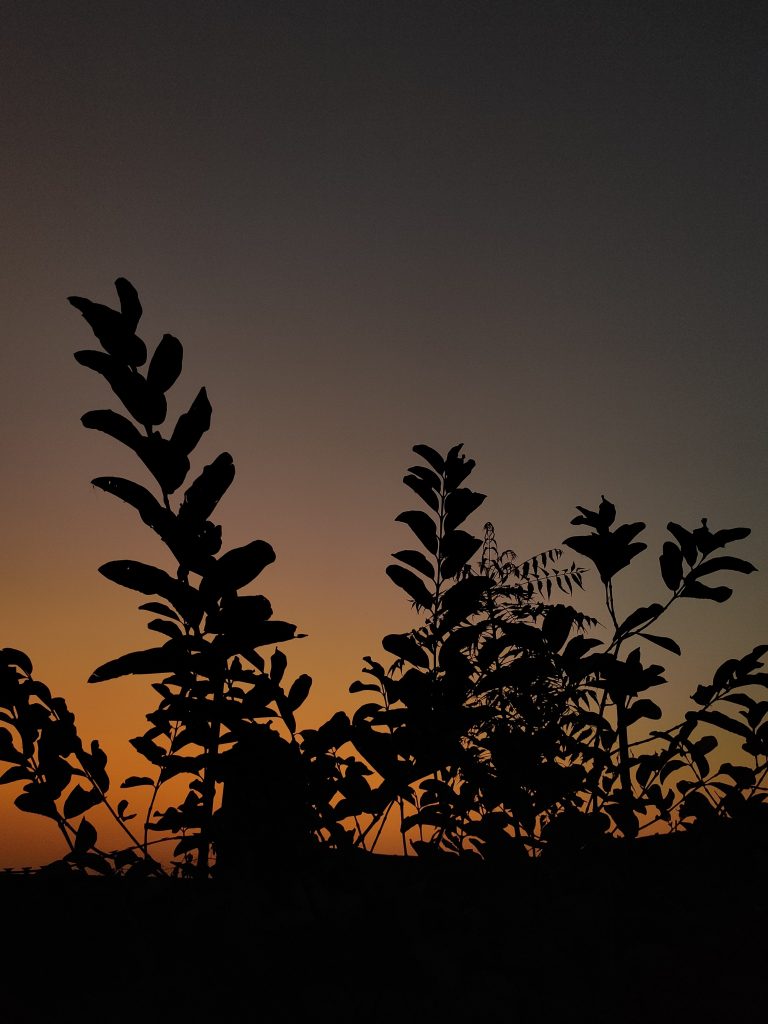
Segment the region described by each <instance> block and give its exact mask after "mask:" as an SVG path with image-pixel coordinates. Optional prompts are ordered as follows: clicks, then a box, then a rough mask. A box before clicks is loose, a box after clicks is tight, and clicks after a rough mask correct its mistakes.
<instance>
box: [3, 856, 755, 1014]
mask: <svg viewBox="0 0 768 1024" xmlns="http://www.w3.org/2000/svg"><path fill="white" fill-rule="evenodd" d="M684 839H685V841H682V842H681V841H679V840H677V839H675V840H673V841H670V840H668V839H647V840H642V841H641V842H640V843H637V844H634V846H632V847H629V848H626V849H625V848H624V847H623V846H622V844H620V843H614V844H611V847H610V849H609V850H607V851H605V852H604V853H601V854H599V855H596V854H593V855H592V856H590V857H586V856H584V855H582V856H580V857H574V858H570V859H567V860H562V861H560V862H551V863H545V862H543V861H538V862H535V863H531V864H528V865H523V866H517V867H515V868H514V869H512V868H510V867H507V868H504V867H499V866H491V865H488V864H482V863H475V862H464V861H462V862H458V861H455V860H448V861H445V860H440V861H436V862H427V861H421V860H417V859H415V858H408V859H404V858H399V857H364V858H361V859H360V860H358V861H355V862H352V863H347V862H343V863H342V862H335V861H329V862H325V863H323V864H322V865H320V866H318V867H317V869H315V870H313V871H312V872H308V873H307V876H306V878H305V879H304V881H303V882H302V883H301V884H289V883H287V882H285V881H282V882H281V881H279V880H276V881H274V882H273V883H272V884H270V885H269V886H259V885H255V884H252V883H249V884H245V883H243V884H241V885H238V886H234V885H228V886H224V885H217V884H214V883H211V884H210V885H208V886H203V887H201V886H199V885H197V884H196V883H193V882H181V881H173V882H172V881H167V882H166V881H143V882H131V881H129V880H120V879H114V880H110V879H74V878H73V879H53V878H51V879H45V878H42V877H37V876H32V877H18V876H10V875H5V876H0V913H2V929H3V939H4V946H5V952H4V953H3V954H2V958H1V960H0V963H1V964H2V966H1V967H0V971H2V990H1V992H0V1019H2V1020H5V1021H9V1022H11V1021H13V1022H16V1021H28V1022H33V1024H34V1022H37V1021H47V1020H49V1019H64V1020H77V1021H86V1020H91V1019H94V1018H97V1019H98V1020H103V1021H134V1022H137V1024H138V1022H141V1021H161V1020H162V1021H165V1020H168V1021H175V1020H178V1021H187V1022H188V1021H197V1020H210V1021H217V1022H218V1021H223V1022H227V1021H240V1020H243V1021H251V1020H252V1021H266V1022H273V1021H274V1022H281V1021H286V1022H294V1021H303V1020H307V1019H309V1018H315V1019H317V1020H319V1021H326V1020H331V1021H361V1022H371V1024H374V1022H385V1021H386V1022H389V1021H392V1022H393V1024H404V1022H410V1021H423V1022H425V1024H426V1022H431V1021H438V1020H439V1021H469V1022H471V1021H475V1020H478V1021H480V1020H482V1021H505V1022H506V1021H509V1022H516V1021H520V1022H523V1024H527V1022H537V1024H538V1022H547V1021H563V1022H568V1024H572V1022H577V1021H584V1022H586V1021H589V1022H609V1021H610V1022H611V1024H613V1022H622V1024H623V1022H641V1021H642V1022H651V1024H658V1022H664V1021H680V1022H688V1021H696V1022H697V1024H701V1022H713V1024H714V1022H720V1021H736V1022H741V1021H752V1020H760V1019H764V1015H765V1012H766V1004H767V1003H768V985H767V984H766V982H768V954H767V953H766V940H768V886H767V885H766V866H768V844H767V843H766V841H765V838H761V839H759V840H758V839H756V838H755V837H743V836H742V837H733V836H730V837H720V838H719V839H718V840H717V841H714V840H704V839H700V840H696V841H693V839H692V838H691V839H690V840H688V839H687V837H684Z"/></svg>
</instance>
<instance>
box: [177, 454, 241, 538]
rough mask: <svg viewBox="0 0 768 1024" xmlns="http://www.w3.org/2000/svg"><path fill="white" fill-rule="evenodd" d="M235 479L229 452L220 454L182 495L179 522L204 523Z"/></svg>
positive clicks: (233, 466) (233, 465)
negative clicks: (192, 521)
mask: <svg viewBox="0 0 768 1024" xmlns="http://www.w3.org/2000/svg"><path fill="white" fill-rule="evenodd" d="M234 479H235V464H234V462H233V461H232V456H231V455H230V454H229V452H222V453H221V455H219V456H217V457H216V458H215V459H214V460H213V462H212V463H211V464H210V465H209V466H206V467H205V469H204V470H203V471H202V473H201V474H200V476H199V477H198V478H197V479H196V480H195V481H194V483H192V484H191V485H190V487H189V488H188V489H187V491H186V492H185V494H184V501H183V502H182V503H181V507H180V508H179V520H180V521H182V522H184V521H189V520H190V519H191V520H195V521H197V522H205V520H206V519H208V517H209V516H210V515H211V513H212V512H213V510H214V509H215V508H216V506H217V505H218V503H219V501H220V500H221V498H222V497H223V496H224V494H225V492H226V491H227V489H228V488H229V486H230V484H231V483H232V481H233V480H234Z"/></svg>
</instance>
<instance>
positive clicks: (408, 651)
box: [350, 633, 429, 693]
mask: <svg viewBox="0 0 768 1024" xmlns="http://www.w3.org/2000/svg"><path fill="white" fill-rule="evenodd" d="M381 646H382V647H383V648H384V650H385V651H388V652H389V653H390V654H394V655H395V657H396V658H402V659H403V660H405V661H409V662H410V663H411V664H412V665H418V666H419V667H420V668H429V654H428V653H427V651H425V650H424V648H423V647H422V646H421V645H420V644H419V643H418V642H417V641H416V640H414V638H413V637H412V636H410V635H409V634H408V633H388V634H387V636H385V637H384V639H383V640H382V641H381ZM373 689H378V687H373ZM351 692H352V691H351V690H350V693H351Z"/></svg>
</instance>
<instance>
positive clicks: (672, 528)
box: [667, 523, 698, 566]
mask: <svg viewBox="0 0 768 1024" xmlns="http://www.w3.org/2000/svg"><path fill="white" fill-rule="evenodd" d="M667 529H668V530H669V532H670V533H671V534H672V536H673V537H674V538H675V540H676V541H677V543H678V544H679V545H680V549H681V551H682V553H683V556H684V558H685V560H686V562H687V563H688V565H690V566H693V565H694V564H695V563H696V559H697V558H698V551H697V548H696V541H695V540H694V539H693V534H692V533H691V532H690V530H686V529H685V527H684V526H680V525H679V524H678V523H667Z"/></svg>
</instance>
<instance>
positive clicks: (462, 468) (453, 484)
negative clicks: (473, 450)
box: [445, 444, 475, 491]
mask: <svg viewBox="0 0 768 1024" xmlns="http://www.w3.org/2000/svg"><path fill="white" fill-rule="evenodd" d="M463 447H464V445H463V444H456V445H454V446H453V448H451V450H450V451H449V452H448V454H447V455H446V457H445V489H446V491H455V490H456V488H457V487H458V486H459V484H462V483H463V482H464V480H466V478H467V477H468V476H469V474H470V473H471V472H472V470H473V469H474V468H475V462H474V459H468V458H467V457H466V456H465V455H462V454H461V449H462V448H463Z"/></svg>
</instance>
